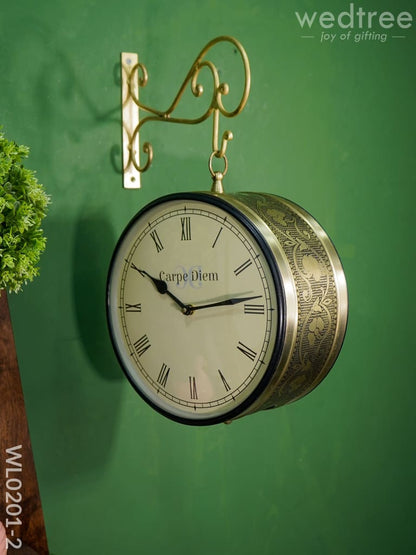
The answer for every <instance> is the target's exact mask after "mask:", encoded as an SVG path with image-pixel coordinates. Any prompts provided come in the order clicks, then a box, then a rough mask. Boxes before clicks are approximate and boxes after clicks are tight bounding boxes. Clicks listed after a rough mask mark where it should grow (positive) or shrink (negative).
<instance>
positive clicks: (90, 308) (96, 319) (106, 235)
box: [73, 208, 123, 380]
mask: <svg viewBox="0 0 416 555" xmlns="http://www.w3.org/2000/svg"><path fill="white" fill-rule="evenodd" d="M114 243H115V239H114V234H113V232H112V229H111V226H110V225H109V222H108V219H106V218H105V217H104V216H103V214H102V212H100V211H99V210H97V209H96V208H94V209H93V210H92V211H90V212H85V213H84V214H82V215H81V216H80V217H79V219H78V222H77V225H76V230H75V237H74V246H73V298H74V307H75V312H76V319H77V324H78V329H79V331H80V341H81V342H82V345H83V347H84V350H85V353H86V354H87V356H88V359H89V362H90V363H91V365H92V366H93V367H94V369H95V370H96V372H97V374H98V375H99V376H100V377H102V378H105V379H106V380H121V379H122V378H123V374H122V371H121V369H120V368H119V366H118V363H117V361H116V358H115V355H114V352H113V349H112V346H111V341H110V336H109V333H108V329H107V322H106V313H105V308H106V296H105V295H106V278H107V271H108V266H109V262H110V258H111V252H110V249H111V247H112V245H113V244H114Z"/></svg>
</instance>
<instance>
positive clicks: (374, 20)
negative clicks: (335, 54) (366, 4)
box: [295, 2, 413, 42]
mask: <svg viewBox="0 0 416 555" xmlns="http://www.w3.org/2000/svg"><path fill="white" fill-rule="evenodd" d="M295 16H296V19H297V21H298V23H299V25H300V27H301V29H302V30H303V31H306V33H309V34H302V35H301V38H304V39H314V38H318V37H319V39H320V42H334V41H335V40H341V41H354V42H362V41H378V42H386V41H387V39H388V38H392V39H404V38H406V34H405V33H404V32H405V31H407V30H408V29H410V28H411V27H412V25H413V15H412V14H411V13H410V12H407V11H402V12H399V13H398V14H397V15H396V14H394V13H392V12H389V11H384V12H377V11H365V10H364V9H363V8H362V7H361V6H359V7H358V8H356V6H355V5H354V2H350V4H349V8H348V10H344V11H340V12H339V13H334V12H331V11H324V12H321V13H318V12H317V11H315V12H305V13H303V14H301V13H299V12H298V11H296V12H295ZM316 30H318V32H319V35H315V34H312V33H314V32H315V31H316Z"/></svg>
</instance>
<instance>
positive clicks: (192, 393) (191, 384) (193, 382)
mask: <svg viewBox="0 0 416 555" xmlns="http://www.w3.org/2000/svg"><path fill="white" fill-rule="evenodd" d="M189 393H190V396H191V399H198V392H197V390H196V379H195V377H194V376H189Z"/></svg>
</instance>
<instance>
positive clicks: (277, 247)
mask: <svg viewBox="0 0 416 555" xmlns="http://www.w3.org/2000/svg"><path fill="white" fill-rule="evenodd" d="M221 197H222V198H224V199H226V200H227V202H229V203H230V204H232V205H233V206H234V207H235V208H237V209H238V210H240V211H241V212H242V213H244V214H245V215H246V217H247V218H248V219H249V220H250V221H251V222H252V223H253V224H254V225H255V227H256V228H257V229H258V231H259V233H260V234H261V235H262V236H263V237H264V239H265V241H266V242H267V244H268V245H269V247H270V250H271V252H272V253H273V256H274V258H275V261H276V264H277V267H278V271H279V273H280V276H281V286H282V289H283V297H284V303H285V332H284V345H283V349H282V353H281V356H280V359H279V362H278V364H277V367H276V369H275V371H274V373H273V377H272V379H271V380H270V382H269V384H268V386H267V387H266V388H265V390H264V391H263V392H262V394H261V395H260V396H259V397H258V399H257V400H256V401H255V402H254V403H253V404H252V406H251V407H250V408H249V409H248V410H246V411H245V412H244V413H243V414H241V415H240V416H244V415H245V414H250V413H253V412H256V411H259V410H265V409H271V408H275V407H279V406H282V405H285V404H287V403H290V402H292V401H296V400H297V399H300V398H302V397H304V396H305V395H307V394H308V393H309V392H310V391H312V390H313V389H314V388H315V387H316V386H317V385H318V384H319V383H320V382H321V381H322V380H323V379H324V378H325V376H326V375H327V374H328V372H329V371H330V369H331V368H332V366H333V364H334V363H335V360H336V358H337V356H338V354H339V351H340V349H341V347H342V344H343V340H344V336H345V331H346V326H347V318H348V293H347V284H346V279H345V274H344V271H343V268H342V264H341V261H340V259H339V256H338V254H337V251H336V249H335V247H334V245H333V244H332V242H331V240H330V239H329V237H328V235H327V234H326V233H325V231H324V230H323V229H322V227H321V226H320V225H319V224H318V222H317V221H316V220H315V219H314V218H313V217H312V216H311V215H310V214H309V213H307V212H306V211H305V210H304V209H303V208H301V207H300V206H298V205H296V204H295V203H293V202H291V201H289V200H287V199H284V198H281V197H278V196H276V195H271V194H266V193H254V192H242V193H236V194H232V195H221Z"/></svg>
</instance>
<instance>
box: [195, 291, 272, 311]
mask: <svg viewBox="0 0 416 555" xmlns="http://www.w3.org/2000/svg"><path fill="white" fill-rule="evenodd" d="M261 296H262V295H254V296H252V297H232V298H231V299H225V300H224V301H217V302H215V303H208V304H201V305H197V306H193V305H189V308H190V309H191V310H192V312H193V311H194V310H201V309H202V308H212V307H215V306H226V305H233V304H238V303H243V302H244V301H251V299H259V298H260V297H261Z"/></svg>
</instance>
